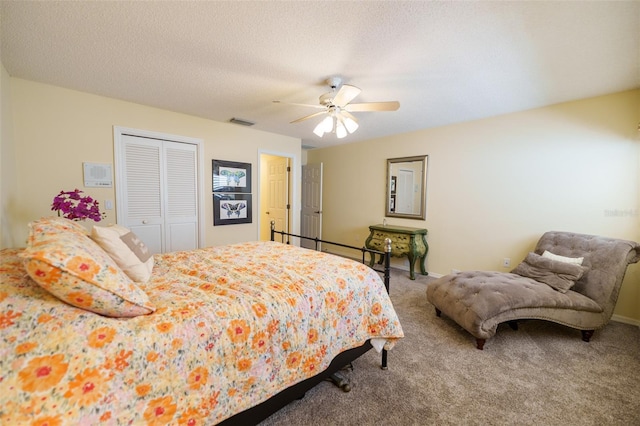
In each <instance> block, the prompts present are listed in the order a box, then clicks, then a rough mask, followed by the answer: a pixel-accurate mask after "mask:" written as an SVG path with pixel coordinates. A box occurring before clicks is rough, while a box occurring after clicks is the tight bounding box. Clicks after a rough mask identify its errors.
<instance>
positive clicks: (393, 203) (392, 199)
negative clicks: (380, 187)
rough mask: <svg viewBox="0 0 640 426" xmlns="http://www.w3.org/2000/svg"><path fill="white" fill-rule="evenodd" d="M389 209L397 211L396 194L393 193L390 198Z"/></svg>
mask: <svg viewBox="0 0 640 426" xmlns="http://www.w3.org/2000/svg"><path fill="white" fill-rule="evenodd" d="M389 211H392V212H395V211H396V196H395V195H392V196H391V197H390V198H389Z"/></svg>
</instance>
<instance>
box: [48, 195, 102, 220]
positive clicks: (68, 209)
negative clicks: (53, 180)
mask: <svg viewBox="0 0 640 426" xmlns="http://www.w3.org/2000/svg"><path fill="white" fill-rule="evenodd" d="M82 194H83V192H82V191H80V190H79V189H76V190H74V191H60V193H59V194H58V195H56V196H55V197H54V198H53V204H51V210H53V211H57V212H58V216H62V217H64V218H67V219H71V220H85V219H91V220H93V221H95V222H100V221H101V220H102V219H103V218H104V216H103V213H100V207H99V203H98V202H97V201H96V200H94V199H93V198H91V197H89V196H88V195H87V196H83V195H82Z"/></svg>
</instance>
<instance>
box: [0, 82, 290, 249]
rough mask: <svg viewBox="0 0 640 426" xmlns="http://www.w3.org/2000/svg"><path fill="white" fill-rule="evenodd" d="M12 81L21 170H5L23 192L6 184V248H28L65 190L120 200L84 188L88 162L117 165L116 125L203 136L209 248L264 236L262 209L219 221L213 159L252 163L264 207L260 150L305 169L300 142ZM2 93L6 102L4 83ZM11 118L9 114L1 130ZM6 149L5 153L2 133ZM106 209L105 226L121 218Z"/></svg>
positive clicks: (108, 193) (111, 190)
mask: <svg viewBox="0 0 640 426" xmlns="http://www.w3.org/2000/svg"><path fill="white" fill-rule="evenodd" d="M8 80H9V83H10V88H11V96H10V104H11V110H12V113H13V118H12V120H11V121H10V122H9V124H10V126H8V127H11V126H13V138H14V141H15V164H16V166H15V169H16V170H15V180H13V176H12V173H10V171H7V172H5V169H4V164H3V169H2V184H3V186H4V185H5V182H12V183H11V184H10V185H9V189H8V191H9V193H11V192H12V191H13V192H14V193H15V194H18V195H17V196H15V197H8V196H6V195H5V192H4V191H5V189H4V188H3V194H2V207H3V211H2V221H3V223H8V224H10V231H9V234H10V235H6V236H5V235H4V234H3V239H2V243H3V247H7V246H21V245H24V241H25V239H26V236H27V223H28V222H29V221H31V220H34V219H37V218H39V217H41V216H48V215H51V214H52V212H51V211H50V205H51V201H52V199H53V197H54V196H55V195H56V194H57V193H58V192H59V191H60V190H72V189H74V188H79V189H81V190H84V191H85V192H86V193H87V194H89V195H91V196H93V197H95V198H97V199H98V200H99V201H100V202H101V206H102V207H104V205H105V204H104V200H107V199H110V200H115V188H84V187H83V181H82V163H83V162H96V163H111V164H113V162H114V159H113V126H121V127H126V128H133V129H140V130H146V131H152V132H161V133H166V134H171V135H179V136H187V137H191V138H198V139H203V140H204V145H205V147H204V166H205V170H204V185H203V193H204V205H205V216H204V218H203V219H204V224H205V244H204V245H207V246H209V245H221V244H227V243H233V242H238V241H247V240H256V239H258V223H257V218H258V211H259V209H258V208H254V209H253V223H251V224H240V225H232V226H218V227H214V226H213V217H212V209H213V205H212V204H213V202H212V196H211V160H212V159H220V160H229V161H239V162H245V163H251V164H252V167H253V173H252V178H253V181H252V188H256V190H255V191H254V192H253V196H254V199H253V202H254V205H255V206H258V205H259V200H258V196H259V195H258V193H259V190H258V161H259V150H269V151H272V152H277V153H282V155H287V156H291V157H292V158H293V161H294V164H295V165H296V166H297V167H294V168H293V170H294V171H297V170H299V169H300V164H301V148H300V146H301V141H300V140H299V139H295V138H291V137H287V136H281V135H276V134H272V133H266V132H260V131H256V130H253V129H250V128H246V127H242V126H238V125H233V124H229V123H221V122H215V121H211V120H206V119H202V118H197V117H193V116H188V115H184V114H178V113H174V112H170V111H166V110H160V109H156V108H150V107H147V106H143V105H138V104H133V103H129V102H123V101H119V100H115V99H110V98H105V97H102V96H95V95H91V94H87V93H82V92H77V91H73V90H67V89H64V88H60V87H55V86H50V85H46V84H40V83H35V82H31V81H27V80H21V79H15V78H9V79H8ZM4 82H5V81H4V79H3V83H4ZM2 91H3V94H2V99H3V100H4V99H5V94H4V92H5V91H6V87H5V85H4V84H3V90H2ZM3 104H4V103H3ZM7 121H8V120H6V119H5V117H4V114H3V119H2V124H3V133H4V127H5V124H6V122H7ZM2 146H3V157H4V148H5V141H4V135H3V142H2ZM7 146H10V145H7ZM298 173H299V172H298ZM297 180H299V174H298V175H297ZM292 190H293V191H294V193H296V194H297V195H296V196H295V197H294V206H293V207H294V209H295V210H296V211H299V209H300V207H299V204H298V203H299V200H300V195H299V191H300V190H299V186H297V185H296V186H295V187H294V188H292ZM107 213H108V216H107V218H106V220H104V221H103V223H109V222H112V223H113V222H115V221H116V217H115V208H114V210H110V211H107ZM297 216H298V215H297ZM294 219H295V223H294V224H293V226H294V229H296V230H299V218H298V217H296V218H294Z"/></svg>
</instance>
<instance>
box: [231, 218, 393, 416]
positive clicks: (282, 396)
mask: <svg viewBox="0 0 640 426" xmlns="http://www.w3.org/2000/svg"><path fill="white" fill-rule="evenodd" d="M275 234H280V236H281V242H282V243H286V244H289V242H290V237H295V238H301V239H306V240H311V241H314V242H315V248H316V250H318V249H319V247H320V243H322V244H330V245H334V246H339V247H343V248H347V249H351V250H357V251H360V252H361V253H362V263H364V264H366V262H365V260H366V259H365V257H366V253H369V255H370V256H372V258H375V255H376V254H379V255H380V256H382V259H383V262H382V264H383V266H384V269H383V270H382V271H378V272H382V273H383V277H384V286H385V288H386V289H387V292H389V281H390V270H391V266H390V265H391V240H389V239H387V241H385V243H386V244H385V251H384V252H381V251H376V250H370V249H367V248H365V247H354V246H349V245H345V244H340V243H334V242H331V241H325V240H321V239H318V238H310V237H303V236H301V235H295V234H290V233H288V232H283V231H276V230H275V222H274V221H271V241H275ZM285 237H287V238H286V241H285ZM371 348H372V346H371V343H370V342H369V341H368V340H367V341H366V342H365V343H364V344H363V345H362V346H359V347H357V348H353V349H349V350H346V351H344V352H342V353H340V354H338V356H336V357H335V358H334V359H333V360H332V361H331V364H329V367H327V368H326V369H325V370H324V371H322V372H320V373H318V374H316V375H315V376H313V377H310V378H308V379H306V380H303V381H302V382H300V383H297V384H295V385H293V386H290V387H288V388H287V389H285V390H283V391H281V392H280V393H278V394H276V395H274V396H272V397H271V398H269V399H268V400H266V401H264V402H262V403H260V404H258V405H256V406H254V407H251V408H249V409H247V410H245V411H242V412H240V413H238V414H235V415H234V416H232V417H230V418H228V419H226V420H224V421H223V422H222V423H220V424H221V425H255V424H257V423H260V422H261V421H262V420H264V419H266V418H267V417H269V416H270V415H272V414H273V413H275V412H276V411H278V410H280V409H281V408H282V407H284V406H286V405H287V404H289V403H290V402H291V401H294V400H296V399H301V398H302V397H304V395H305V393H306V392H307V391H308V390H309V389H311V388H313V387H314V386H316V385H317V384H318V383H320V382H322V381H323V380H327V379H330V378H331V377H332V376H334V375H335V374H336V373H337V372H338V371H340V370H341V369H343V368H344V367H345V366H347V365H350V364H351V362H352V361H354V360H355V359H356V358H358V357H360V356H361V355H362V354H364V353H365V352H367V351H368V350H369V349H371ZM380 368H382V369H383V370H386V369H387V351H386V350H384V349H383V350H382V362H381V366H380Z"/></svg>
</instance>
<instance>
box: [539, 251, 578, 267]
mask: <svg viewBox="0 0 640 426" xmlns="http://www.w3.org/2000/svg"><path fill="white" fill-rule="evenodd" d="M542 257H546V258H548V259H553V260H557V261H558V262H564V263H572V264H574V265H582V261H583V260H584V257H565V256H560V255H559V254H553V253H551V252H550V251H547V250H545V251H544V253H542Z"/></svg>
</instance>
